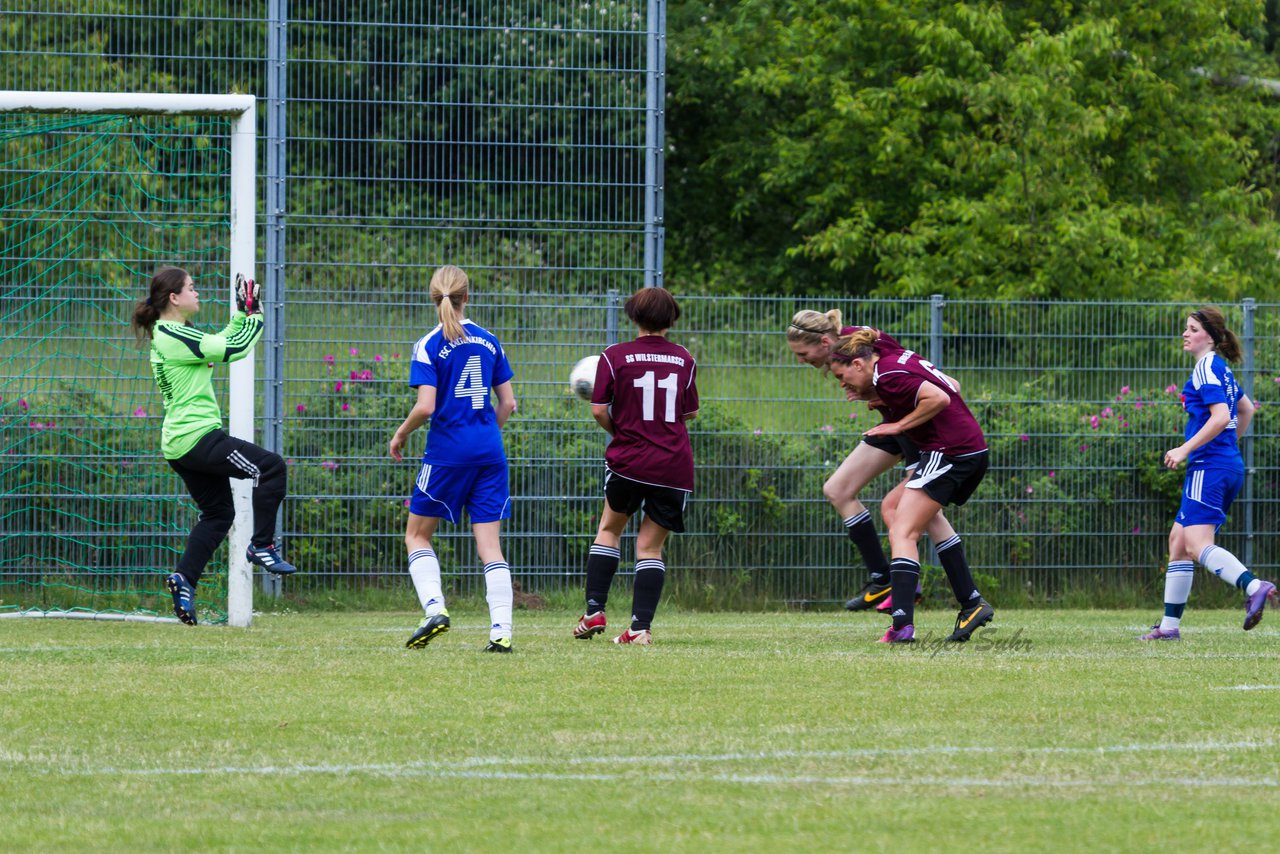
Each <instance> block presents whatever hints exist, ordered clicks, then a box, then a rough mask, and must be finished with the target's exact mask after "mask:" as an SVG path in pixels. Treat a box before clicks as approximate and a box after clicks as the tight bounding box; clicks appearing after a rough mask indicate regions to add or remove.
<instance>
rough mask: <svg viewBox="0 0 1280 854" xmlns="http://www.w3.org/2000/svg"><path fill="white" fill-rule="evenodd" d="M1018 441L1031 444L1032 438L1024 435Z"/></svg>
mask: <svg viewBox="0 0 1280 854" xmlns="http://www.w3.org/2000/svg"><path fill="white" fill-rule="evenodd" d="M1018 440H1019V441H1021V442H1030V441H1031V437H1030V436H1028V435H1027V434H1026V433H1023V434H1022V435H1021V436H1019V437H1018Z"/></svg>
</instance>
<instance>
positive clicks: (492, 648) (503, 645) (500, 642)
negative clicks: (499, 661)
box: [484, 638, 511, 652]
mask: <svg viewBox="0 0 1280 854" xmlns="http://www.w3.org/2000/svg"><path fill="white" fill-rule="evenodd" d="M484 651H485V652H511V638H498V639H497V640H491V641H489V645H488V646H486V647H485V648H484Z"/></svg>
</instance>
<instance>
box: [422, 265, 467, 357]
mask: <svg viewBox="0 0 1280 854" xmlns="http://www.w3.org/2000/svg"><path fill="white" fill-rule="evenodd" d="M470 292H471V282H470V280H468V279H467V274H466V273H464V272H462V268H461V267H455V266H453V265H452V264H446V265H444V266H443V267H441V268H440V269H439V270H436V271H435V273H434V274H433V275H432V276H431V301H432V302H434V303H435V304H436V313H437V314H439V315H440V327H441V329H442V330H443V331H444V340H446V341H457V340H458V339H459V338H462V337H464V336H465V335H466V334H467V333H466V331H465V330H464V329H463V328H462V306H463V304H464V303H465V302H466V301H467V296H468V294H470Z"/></svg>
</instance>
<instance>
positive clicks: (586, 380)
mask: <svg viewBox="0 0 1280 854" xmlns="http://www.w3.org/2000/svg"><path fill="white" fill-rule="evenodd" d="M599 362H600V357H599V356H587V357H586V358H585V359H580V360H579V361H578V364H576V365H574V366H573V370H572V371H570V372H569V388H571V389H573V393H574V394H576V395H577V396H578V397H580V398H582V399H583V400H585V401H587V402H588V403H589V402H590V401H591V392H592V391H594V390H595V387H596V365H597V364H599Z"/></svg>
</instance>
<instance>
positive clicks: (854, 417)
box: [849, 412, 858, 421]
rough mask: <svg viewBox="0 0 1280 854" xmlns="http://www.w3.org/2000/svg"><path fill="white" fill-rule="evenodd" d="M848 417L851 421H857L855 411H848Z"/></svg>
mask: <svg viewBox="0 0 1280 854" xmlns="http://www.w3.org/2000/svg"><path fill="white" fill-rule="evenodd" d="M849 419H850V420H852V421H857V420H858V413H856V412H850V413H849Z"/></svg>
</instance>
